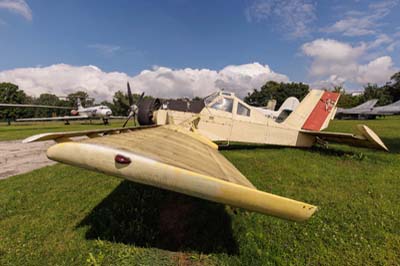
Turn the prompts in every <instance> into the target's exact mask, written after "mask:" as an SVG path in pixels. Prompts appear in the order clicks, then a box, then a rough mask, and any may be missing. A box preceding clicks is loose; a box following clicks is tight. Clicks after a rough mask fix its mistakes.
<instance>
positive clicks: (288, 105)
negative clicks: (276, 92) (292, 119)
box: [278, 97, 300, 113]
mask: <svg viewBox="0 0 400 266" xmlns="http://www.w3.org/2000/svg"><path fill="white" fill-rule="evenodd" d="M299 104H300V102H299V100H297V98H296V97H289V98H287V99H286V100H285V101H284V102H283V103H282V105H281V107H279V110H278V113H281V112H282V111H283V110H286V111H291V112H293V111H294V110H295V109H296V108H297V106H298V105H299Z"/></svg>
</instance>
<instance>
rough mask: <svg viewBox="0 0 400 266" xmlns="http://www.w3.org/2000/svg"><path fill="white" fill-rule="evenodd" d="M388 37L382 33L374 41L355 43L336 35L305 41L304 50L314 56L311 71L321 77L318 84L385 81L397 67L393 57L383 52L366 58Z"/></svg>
mask: <svg viewBox="0 0 400 266" xmlns="http://www.w3.org/2000/svg"><path fill="white" fill-rule="evenodd" d="M385 40H386V38H384V37H382V38H381V39H377V40H376V41H375V42H372V43H368V44H365V43H361V44H360V45H358V46H352V45H350V44H348V43H344V42H339V41H336V40H332V39H317V40H314V41H312V42H309V43H305V44H303V46H302V52H303V53H304V54H305V55H307V56H309V57H311V58H312V63H311V66H310V69H309V74H310V75H311V77H312V78H314V79H317V81H316V82H314V84H315V85H316V86H318V87H321V86H325V85H326V84H331V85H334V86H335V85H341V84H343V83H344V82H351V83H356V84H359V85H365V84H366V83H378V84H381V83H383V82H385V81H388V80H389V78H390V76H391V75H392V74H393V73H395V72H396V70H397V68H396V67H395V66H394V64H393V62H392V59H391V57H389V56H380V57H378V58H375V59H374V60H371V61H370V62H367V63H363V60H364V59H365V58H368V57H369V55H368V51H369V49H373V48H375V46H376V45H377V44H379V43H381V42H385Z"/></svg>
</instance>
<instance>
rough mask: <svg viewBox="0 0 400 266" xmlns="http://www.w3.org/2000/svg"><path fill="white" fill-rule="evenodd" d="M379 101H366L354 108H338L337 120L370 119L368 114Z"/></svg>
mask: <svg viewBox="0 0 400 266" xmlns="http://www.w3.org/2000/svg"><path fill="white" fill-rule="evenodd" d="M377 102H378V99H372V100H369V101H366V102H365V103H363V104H360V105H358V106H356V107H353V108H337V111H336V118H337V119H363V118H364V119H366V118H367V117H368V115H367V113H368V112H370V111H371V110H372V109H373V107H374V106H375V104H376V103H377Z"/></svg>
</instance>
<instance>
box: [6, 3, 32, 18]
mask: <svg viewBox="0 0 400 266" xmlns="http://www.w3.org/2000/svg"><path fill="white" fill-rule="evenodd" d="M1 8H3V9H7V10H9V11H12V12H14V13H17V14H19V15H21V16H23V17H24V18H25V19H27V20H29V21H30V20H32V10H31V9H30V7H29V6H28V4H27V3H26V2H25V1H24V0H0V9H1Z"/></svg>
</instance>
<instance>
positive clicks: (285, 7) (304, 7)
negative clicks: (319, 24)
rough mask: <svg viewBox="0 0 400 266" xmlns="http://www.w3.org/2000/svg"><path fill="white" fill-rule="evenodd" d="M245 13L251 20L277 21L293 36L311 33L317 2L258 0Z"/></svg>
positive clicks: (305, 0)
mask: <svg viewBox="0 0 400 266" xmlns="http://www.w3.org/2000/svg"><path fill="white" fill-rule="evenodd" d="M245 14H246V18H247V20H248V21H249V22H252V21H258V22H260V21H269V22H271V21H276V22H277V23H278V24H279V25H280V26H281V27H282V28H283V29H284V30H285V31H287V32H288V33H289V37H292V38H297V37H304V36H307V35H309V33H310V31H311V26H310V24H311V23H312V22H313V21H315V20H316V18H317V17H316V8H315V4H314V2H312V1H309V0H256V1H254V2H253V3H252V4H251V5H250V6H249V7H248V8H247V9H246V11H245Z"/></svg>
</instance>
